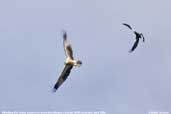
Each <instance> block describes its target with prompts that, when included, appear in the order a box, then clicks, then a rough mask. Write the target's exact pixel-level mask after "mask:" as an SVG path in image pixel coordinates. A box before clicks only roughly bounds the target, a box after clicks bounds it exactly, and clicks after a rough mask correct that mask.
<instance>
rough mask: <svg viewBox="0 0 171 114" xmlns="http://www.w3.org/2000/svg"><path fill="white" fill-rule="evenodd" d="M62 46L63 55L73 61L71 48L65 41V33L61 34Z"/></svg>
mask: <svg viewBox="0 0 171 114" xmlns="http://www.w3.org/2000/svg"><path fill="white" fill-rule="evenodd" d="M63 45H64V51H65V55H66V56H67V57H69V58H71V59H74V57H73V51H72V47H71V44H70V43H69V41H68V40H67V33H66V32H65V31H64V34H63Z"/></svg>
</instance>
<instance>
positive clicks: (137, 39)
mask: <svg viewBox="0 0 171 114" xmlns="http://www.w3.org/2000/svg"><path fill="white" fill-rule="evenodd" d="M123 25H125V26H127V27H128V28H129V29H131V30H132V31H133V32H134V34H135V39H136V41H135V42H134V45H133V46H132V48H131V50H130V51H129V52H130V53H131V52H133V51H134V50H135V48H137V46H138V43H139V39H140V38H143V42H145V38H144V36H143V34H142V33H139V32H137V31H134V30H133V29H132V27H131V26H130V25H128V24H126V23H123Z"/></svg>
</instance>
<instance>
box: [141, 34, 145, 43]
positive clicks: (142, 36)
mask: <svg viewBox="0 0 171 114" xmlns="http://www.w3.org/2000/svg"><path fill="white" fill-rule="evenodd" d="M141 36H142V38H143V42H145V38H144V35H143V34H142V33H141Z"/></svg>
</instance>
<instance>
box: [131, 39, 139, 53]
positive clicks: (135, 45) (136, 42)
mask: <svg viewBox="0 0 171 114" xmlns="http://www.w3.org/2000/svg"><path fill="white" fill-rule="evenodd" d="M138 42H139V39H136V41H135V43H134V45H133V47H132V48H131V50H130V51H129V52H130V53H131V52H133V51H134V50H135V48H136V47H137V46H138Z"/></svg>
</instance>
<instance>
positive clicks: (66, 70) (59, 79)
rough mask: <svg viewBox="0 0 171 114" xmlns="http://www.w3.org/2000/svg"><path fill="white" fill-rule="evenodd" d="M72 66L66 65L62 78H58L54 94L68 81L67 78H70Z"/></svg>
mask: <svg viewBox="0 0 171 114" xmlns="http://www.w3.org/2000/svg"><path fill="white" fill-rule="evenodd" d="M72 67H73V66H72V65H65V67H64V69H63V71H62V73H61V75H60V77H59V78H58V81H57V82H56V84H55V86H54V92H55V91H56V90H57V89H58V88H59V87H60V86H61V85H62V84H63V83H64V81H65V80H66V79H67V77H68V76H69V74H70V72H71V69H72Z"/></svg>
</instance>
